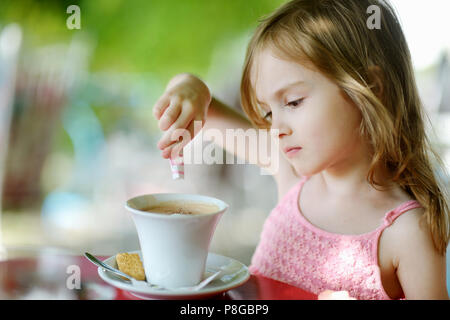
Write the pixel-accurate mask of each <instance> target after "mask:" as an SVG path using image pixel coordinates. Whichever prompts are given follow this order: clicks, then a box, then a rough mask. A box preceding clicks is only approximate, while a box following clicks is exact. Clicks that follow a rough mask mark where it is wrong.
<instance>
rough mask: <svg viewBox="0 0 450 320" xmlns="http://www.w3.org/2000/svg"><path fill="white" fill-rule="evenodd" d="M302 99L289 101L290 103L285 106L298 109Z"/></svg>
mask: <svg viewBox="0 0 450 320" xmlns="http://www.w3.org/2000/svg"><path fill="white" fill-rule="evenodd" d="M303 99H304V98H301V99H297V100H293V101H290V102H288V103H286V106H291V107H298V106H299V105H300V104H301V103H302V102H303Z"/></svg>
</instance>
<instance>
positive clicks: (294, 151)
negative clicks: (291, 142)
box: [284, 147, 302, 158]
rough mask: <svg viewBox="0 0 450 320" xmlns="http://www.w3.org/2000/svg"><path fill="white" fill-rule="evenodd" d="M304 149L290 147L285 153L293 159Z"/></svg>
mask: <svg viewBox="0 0 450 320" xmlns="http://www.w3.org/2000/svg"><path fill="white" fill-rule="evenodd" d="M301 149H302V148H301V147H288V148H285V149H284V153H286V155H287V156H288V157H289V158H291V157H293V156H295V155H296V154H297V153H298V152H299V151H300V150H301Z"/></svg>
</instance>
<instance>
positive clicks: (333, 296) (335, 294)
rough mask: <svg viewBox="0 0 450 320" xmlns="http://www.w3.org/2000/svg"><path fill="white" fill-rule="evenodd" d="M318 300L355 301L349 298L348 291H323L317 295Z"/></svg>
mask: <svg viewBox="0 0 450 320" xmlns="http://www.w3.org/2000/svg"><path fill="white" fill-rule="evenodd" d="M318 300H356V299H355V298H352V297H350V295H349V294H348V291H333V290H325V291H323V292H321V293H320V294H319V297H318Z"/></svg>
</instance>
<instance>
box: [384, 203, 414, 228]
mask: <svg viewBox="0 0 450 320" xmlns="http://www.w3.org/2000/svg"><path fill="white" fill-rule="evenodd" d="M421 207H422V205H421V204H420V203H419V202H418V201H417V200H409V201H406V202H403V203H402V204H400V205H399V206H398V207H397V208H395V209H393V210H391V211H389V212H387V213H386V215H385V216H384V225H385V226H390V225H391V224H392V223H393V222H394V221H395V219H397V218H398V217H399V216H401V215H402V214H403V213H405V212H406V211H409V210H411V209H415V208H421Z"/></svg>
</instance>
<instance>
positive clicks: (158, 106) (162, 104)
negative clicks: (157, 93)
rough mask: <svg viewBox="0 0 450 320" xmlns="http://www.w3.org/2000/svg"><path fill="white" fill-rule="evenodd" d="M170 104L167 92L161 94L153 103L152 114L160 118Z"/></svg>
mask: <svg viewBox="0 0 450 320" xmlns="http://www.w3.org/2000/svg"><path fill="white" fill-rule="evenodd" d="M169 104H170V97H169V96H168V95H167V94H163V95H162V96H161V97H160V98H159V99H158V101H156V103H155V105H154V106H153V115H154V116H155V118H156V119H158V120H159V119H160V118H161V116H162V114H163V112H164V110H165V109H166V108H167V107H168V106H169Z"/></svg>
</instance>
